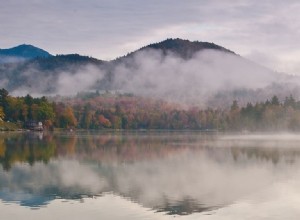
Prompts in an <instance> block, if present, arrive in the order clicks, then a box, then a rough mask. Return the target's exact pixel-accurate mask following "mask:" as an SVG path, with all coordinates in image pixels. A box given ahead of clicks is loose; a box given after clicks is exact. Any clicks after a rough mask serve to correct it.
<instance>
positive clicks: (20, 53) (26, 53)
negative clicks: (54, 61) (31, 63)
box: [0, 44, 52, 59]
mask: <svg viewBox="0 0 300 220" xmlns="http://www.w3.org/2000/svg"><path fill="white" fill-rule="evenodd" d="M0 56H1V57H5V58H10V57H15V58H21V59H33V58H37V57H50V56H52V55H51V54H50V53H48V52H47V51H45V50H43V49H40V48H38V47H35V46H33V45H30V44H21V45H19V46H16V47H12V48H8V49H0Z"/></svg>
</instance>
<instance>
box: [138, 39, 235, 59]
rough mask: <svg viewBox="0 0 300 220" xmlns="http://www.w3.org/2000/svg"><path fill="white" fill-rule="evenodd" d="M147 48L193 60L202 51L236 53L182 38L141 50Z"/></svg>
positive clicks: (217, 46)
mask: <svg viewBox="0 0 300 220" xmlns="http://www.w3.org/2000/svg"><path fill="white" fill-rule="evenodd" d="M146 48H151V49H160V50H162V51H163V53H164V54H166V53H168V52H172V53H175V54H177V55H180V56H181V57H182V58H186V59H188V58H191V57H192V56H193V55H194V54H195V53H197V52H199V51H201V50H219V51H222V52H227V53H232V54H234V52H232V51H230V50H228V49H226V48H224V47H221V46H219V45H216V44H214V43H209V42H200V41H189V40H183V39H180V38H168V39H166V40H164V41H161V42H159V43H154V44H150V45H148V46H146V47H144V48H141V50H142V49H146Z"/></svg>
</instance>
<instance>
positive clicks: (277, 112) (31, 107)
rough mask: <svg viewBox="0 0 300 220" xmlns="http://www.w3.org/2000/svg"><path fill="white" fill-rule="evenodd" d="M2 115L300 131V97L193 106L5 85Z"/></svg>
mask: <svg viewBox="0 0 300 220" xmlns="http://www.w3.org/2000/svg"><path fill="white" fill-rule="evenodd" d="M0 119H1V120H2V121H10V122H14V123H16V124H18V125H19V126H20V127H24V126H25V124H26V121H29V120H33V121H41V122H42V123H43V125H44V127H45V128H46V129H52V128H54V127H57V128H67V129H69V128H78V129H176V130H177V129H193V130H231V131H235V130H236V131H241V130H249V131H265V130H267V131H279V130H295V131H296V130H300V101H296V100H295V99H294V98H293V96H289V97H286V98H285V100H283V101H280V100H279V99H278V97H277V96H273V97H272V98H271V99H270V100H266V101H265V102H257V103H254V104H253V103H248V104H247V105H246V106H242V107H240V106H239V104H238V101H233V103H232V105H231V107H230V108H224V109H221V108H218V109H212V108H206V109H201V108H199V107H190V108H188V109H186V108H182V107H181V106H180V105H176V104H174V103H169V102H166V101H163V100H157V99H151V98H145V97H137V96H133V95H112V94H97V95H93V96H87V97H75V98H68V99H64V100H60V101H57V100H52V101H49V100H48V99H47V98H45V97H40V98H33V97H31V96H30V95H27V96H24V97H13V96H10V95H9V94H8V92H7V91H6V90H5V89H0Z"/></svg>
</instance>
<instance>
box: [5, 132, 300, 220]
mask: <svg viewBox="0 0 300 220" xmlns="http://www.w3.org/2000/svg"><path fill="white" fill-rule="evenodd" d="M0 163H1V165H0V219H14V220H18V219H22V220H24V219H30V220H35V219H36V220H40V219H43V220H44V219H45V220H47V219H56V220H59V219H73V220H74V219H122V220H123V219H125V220H126V219H128V220H129V219H130V220H135V219H136V220H137V219H139V220H144V219H162V220H164V219H166V220H168V219H174V218H176V219H179V220H181V219H208V220H210V219H213V220H215V219H228V220H229V219H230V220H234V219H237V220H240V219H255V220H257V219H272V220H273V219H280V220H282V219H289V220H290V219H299V218H300V206H299V204H300V187H299V186H300V135H298V134H224V133H215V132H211V133H209V132H206V133H205V132H191V131H186V132H178V131H177V132H166V131H165V132H155V131H139V132H133V131H132V132H121V131H119V132H73V133H68V132H61V133H34V132H20V133H17V132H13V133H0Z"/></svg>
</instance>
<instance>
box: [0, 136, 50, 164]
mask: <svg viewBox="0 0 300 220" xmlns="http://www.w3.org/2000/svg"><path fill="white" fill-rule="evenodd" d="M0 140H1V141H0V151H1V153H0V163H1V164H2V166H3V168H4V169H5V170H9V169H10V168H11V167H12V165H13V164H14V163H16V162H23V163H29V164H31V165H33V164H34V163H35V162H36V161H43V162H45V163H47V162H48V161H49V160H50V158H51V157H53V155H54V153H55V146H56V145H55V143H53V142H52V141H49V140H48V139H39V136H35V135H33V133H28V134H22V135H19V134H14V135H8V136H1V137H0Z"/></svg>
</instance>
